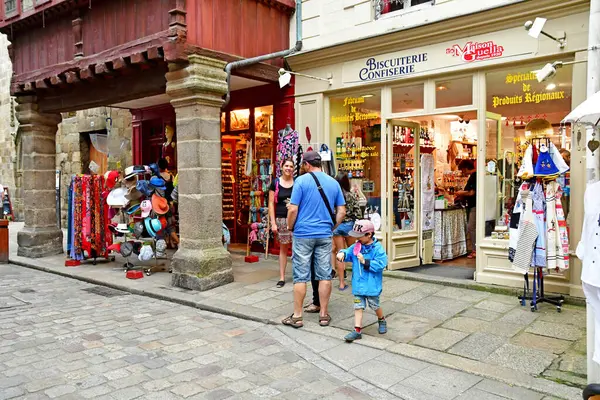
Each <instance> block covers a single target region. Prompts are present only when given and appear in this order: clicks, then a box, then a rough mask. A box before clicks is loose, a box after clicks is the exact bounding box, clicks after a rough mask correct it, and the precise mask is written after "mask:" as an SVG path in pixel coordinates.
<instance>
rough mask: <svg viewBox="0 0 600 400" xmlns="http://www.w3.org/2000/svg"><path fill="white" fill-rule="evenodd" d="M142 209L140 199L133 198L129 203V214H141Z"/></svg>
mask: <svg viewBox="0 0 600 400" xmlns="http://www.w3.org/2000/svg"><path fill="white" fill-rule="evenodd" d="M140 211H141V210H140V201H139V200H132V201H130V202H129V204H128V205H127V214H129V215H133V214H139V213H140Z"/></svg>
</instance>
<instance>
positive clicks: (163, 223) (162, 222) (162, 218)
mask: <svg viewBox="0 0 600 400" xmlns="http://www.w3.org/2000/svg"><path fill="white" fill-rule="evenodd" d="M158 220H159V221H160V226H162V229H165V228H166V227H167V217H165V216H164V215H161V216H160V217H158Z"/></svg>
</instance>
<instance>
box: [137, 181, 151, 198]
mask: <svg viewBox="0 0 600 400" xmlns="http://www.w3.org/2000/svg"><path fill="white" fill-rule="evenodd" d="M136 188H137V190H139V191H140V192H141V193H142V194H143V195H144V196H148V197H150V196H152V191H153V188H152V187H150V183H149V182H148V181H138V183H137V185H136Z"/></svg>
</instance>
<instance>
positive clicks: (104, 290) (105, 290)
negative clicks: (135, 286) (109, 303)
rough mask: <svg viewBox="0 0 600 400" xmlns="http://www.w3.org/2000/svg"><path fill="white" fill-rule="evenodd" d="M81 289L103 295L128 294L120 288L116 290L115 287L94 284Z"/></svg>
mask: <svg viewBox="0 0 600 400" xmlns="http://www.w3.org/2000/svg"><path fill="white" fill-rule="evenodd" d="M81 290H83V291H84V292H88V293H92V294H97V295H98V296H104V297H116V296H127V295H129V293H127V292H124V291H122V290H117V289H113V288H109V287H104V286H94V287H91V288H85V289H81Z"/></svg>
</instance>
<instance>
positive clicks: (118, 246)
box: [106, 243, 121, 253]
mask: <svg viewBox="0 0 600 400" xmlns="http://www.w3.org/2000/svg"><path fill="white" fill-rule="evenodd" d="M106 250H108V251H114V252H116V253H120V252H121V243H113V244H111V245H110V246H108V247H107V248H106Z"/></svg>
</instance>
